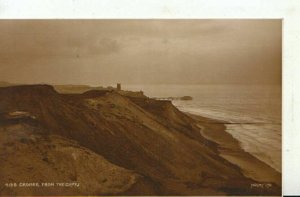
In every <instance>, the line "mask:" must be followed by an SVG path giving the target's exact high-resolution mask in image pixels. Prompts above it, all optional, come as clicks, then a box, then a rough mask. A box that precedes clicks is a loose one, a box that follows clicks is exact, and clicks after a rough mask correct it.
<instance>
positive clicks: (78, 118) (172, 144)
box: [0, 85, 280, 195]
mask: <svg viewBox="0 0 300 197" xmlns="http://www.w3.org/2000/svg"><path fill="white" fill-rule="evenodd" d="M0 112H1V113H2V115H1V120H0V121H1V122H0V128H1V130H0V133H1V146H2V147H10V148H1V155H2V156H1V165H3V166H5V168H3V169H7V170H4V171H5V176H1V177H4V178H1V184H2V181H6V180H9V179H13V180H16V181H22V179H23V178H24V179H25V177H27V179H26V181H37V180H36V178H38V181H42V182H49V181H50V182H51V181H53V180H57V179H59V180H66V181H69V180H71V181H77V182H80V184H81V185H82V186H81V187H80V188H74V189H69V190H65V189H61V190H59V191H57V192H58V193H59V194H60V195H69V194H73V195H74V194H78V193H76V192H78V191H80V193H81V194H83V195H116V194H118V195H122V194H123V195H126V194H130V195H208V194H209V195H222V194H248V195H249V194H265V193H264V192H262V191H257V190H253V189H250V184H251V183H253V182H255V181H254V180H251V179H249V178H246V177H244V176H243V175H242V173H241V171H240V169H239V168H238V167H237V166H235V165H233V164H231V163H229V162H227V161H226V160H224V159H222V158H221V157H220V156H219V155H218V152H217V150H216V146H217V144H215V143H213V142H211V141H208V140H207V139H205V138H204V137H203V136H202V135H201V134H200V130H199V127H197V126H196V123H195V122H194V120H193V119H191V118H190V117H189V116H187V115H185V114H183V113H182V112H180V111H179V110H177V109H176V108H175V107H174V106H173V105H172V104H171V103H170V102H167V101H157V100H153V99H149V98H145V97H129V96H124V95H120V94H118V93H117V92H113V91H95V90H93V91H90V92H86V93H83V94H59V93H57V92H56V91H55V90H54V89H53V87H51V86H47V85H32V86H15V87H6V88H1V89H0ZM14 112H24V113H25V114H23V116H22V115H21V116H19V117H17V116H15V118H13V117H12V116H11V113H14ZM9 114H10V115H9ZM19 114H20V113H19ZM26 114H27V115H26ZM20 135H21V136H23V137H24V136H25V139H26V140H25V141H24V140H23V141H22V140H21V141H20V140H18V138H16V137H15V138H14V136H20ZM28 136H33V139H35V140H34V141H32V140H31V138H30V139H27V138H28ZM24 142H26V143H24ZM7 143H10V144H12V145H11V146H8V145H7ZM45 147H46V148H45ZM42 150H46V151H45V152H46V153H45V152H43V151H42ZM3 155H5V157H4V156H3ZM17 155H21V156H19V157H18V156H17ZM45 155H46V156H45ZM45 157H46V158H47V159H45ZM5 158H7V159H5ZM30 161H34V162H30ZM13 163H14V164H15V165H12V164H13ZM29 164H30V165H29ZM32 167H33V169H31V168H32ZM26 169H27V170H26ZM30 169H31V170H30ZM13 170H14V172H12V171H13ZM4 171H3V172H2V173H4ZM21 172H22V173H21ZM45 172H47V173H49V174H52V175H51V176H45V175H46V174H47V173H46V174H45ZM60 172H64V173H60ZM8 177H9V178H8ZM89 188H90V189H89ZM3 192H4V193H6V194H8V193H9V192H17V194H18V192H20V194H21V193H22V192H23V190H22V191H19V190H18V191H16V190H14V189H12V190H7V188H3V187H2V188H1V193H3ZM7 192H8V193H7ZM28 192H29V193H25V194H26V195H31V194H36V195H52V193H51V192H54V191H52V190H51V189H49V190H42V189H41V190H39V189H35V188H31V189H30V188H29V189H28ZM279 192H280V189H279V188H277V187H274V188H273V189H272V190H270V191H268V193H266V194H277V193H279ZM22 194H23V195H25V194H24V193H22Z"/></svg>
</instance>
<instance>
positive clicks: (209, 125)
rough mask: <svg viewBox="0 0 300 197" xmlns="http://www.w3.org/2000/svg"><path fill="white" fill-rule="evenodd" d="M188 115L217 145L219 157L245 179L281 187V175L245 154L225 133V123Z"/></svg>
mask: <svg viewBox="0 0 300 197" xmlns="http://www.w3.org/2000/svg"><path fill="white" fill-rule="evenodd" d="M188 115H189V116H191V117H193V118H194V119H196V120H197V121H198V122H199V124H198V126H199V127H200V128H201V135H202V136H203V137H205V138H206V139H208V140H211V141H213V142H215V143H217V144H218V151H219V155H220V156H221V157H223V158H224V159H226V160H227V161H229V162H231V163H233V164H235V165H237V166H238V167H240V168H241V169H242V173H243V174H244V175H245V176H246V177H249V178H251V179H254V180H256V181H259V182H264V183H266V184H272V183H275V184H277V185H281V174H280V173H279V172H277V171H276V170H275V169H273V168H272V167H270V166H269V165H267V164H266V163H264V162H262V161H261V160H259V159H257V158H256V157H254V156H253V155H251V154H250V153H248V152H245V151H244V150H243V149H242V148H241V146H240V143H239V141H238V140H236V139H235V138H234V137H233V136H232V135H231V134H230V133H228V132H226V127H225V123H226V122H222V121H219V120H213V119H209V118H205V117H201V116H198V115H193V114H190V113H188ZM254 184H255V183H254Z"/></svg>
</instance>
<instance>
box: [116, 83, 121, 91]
mask: <svg viewBox="0 0 300 197" xmlns="http://www.w3.org/2000/svg"><path fill="white" fill-rule="evenodd" d="M117 91H121V84H120V83H117Z"/></svg>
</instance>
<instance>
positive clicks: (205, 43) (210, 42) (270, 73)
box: [0, 19, 282, 85]
mask: <svg viewBox="0 0 300 197" xmlns="http://www.w3.org/2000/svg"><path fill="white" fill-rule="evenodd" d="M281 28H282V27H281V20H274V19H273V20H246V19H241V20H236V19H235V20H229V19H228V20H221V19H216V20H204V19H195V20H0V81H6V82H11V83H49V84H88V85H103V84H116V83H123V84H281V66H282V65H281V64H282V63H281V62H282V61H281V59H282V52H281V48H282V44H281V41H282V38H281V37H282V35H281V32H282V31H281Z"/></svg>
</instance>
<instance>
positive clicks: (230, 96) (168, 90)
mask: <svg viewBox="0 0 300 197" xmlns="http://www.w3.org/2000/svg"><path fill="white" fill-rule="evenodd" d="M123 89H126V90H132V91H143V92H144V94H145V95H146V96H149V97H155V98H166V97H182V96H191V97H193V99H192V100H173V101H172V103H173V104H174V105H175V106H176V107H177V108H178V109H179V110H181V111H183V112H189V113H192V114H195V115H200V116H203V117H208V118H213V119H217V120H222V121H226V122H228V124H225V125H226V132H228V133H230V134H231V135H232V136H233V137H234V138H236V139H237V140H238V141H239V142H240V145H241V147H242V148H243V149H244V150H245V151H246V152H249V153H250V154H252V155H253V156H255V157H256V158H258V159H259V160H261V161H263V162H265V163H266V164H268V165H269V166H271V167H272V168H274V169H275V170H277V171H278V172H281V139H282V132H281V86H279V85H123Z"/></svg>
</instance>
